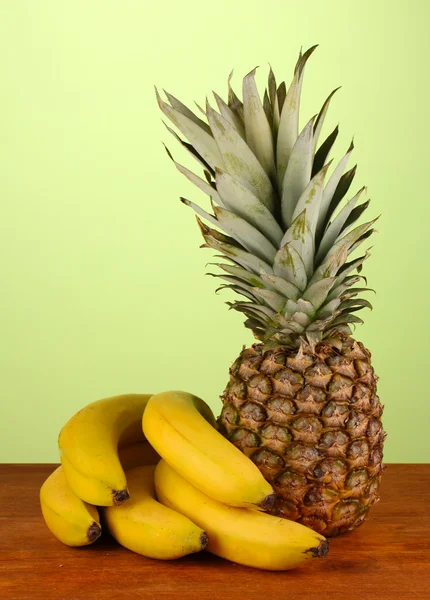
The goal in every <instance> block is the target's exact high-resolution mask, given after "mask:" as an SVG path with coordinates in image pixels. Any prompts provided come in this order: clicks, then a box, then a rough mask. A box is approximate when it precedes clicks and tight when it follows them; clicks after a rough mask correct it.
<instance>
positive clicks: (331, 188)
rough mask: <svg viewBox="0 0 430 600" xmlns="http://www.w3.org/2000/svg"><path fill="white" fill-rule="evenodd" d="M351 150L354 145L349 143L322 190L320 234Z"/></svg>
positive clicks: (319, 220) (319, 219)
mask: <svg viewBox="0 0 430 600" xmlns="http://www.w3.org/2000/svg"><path fill="white" fill-rule="evenodd" d="M353 149H354V144H353V143H352V142H351V145H350V147H349V148H348V151H347V153H346V154H345V156H344V157H343V158H342V159H341V161H340V162H339V164H338V165H337V167H336V168H335V170H334V171H333V173H332V175H331V177H330V179H329V180H328V183H327V185H326V187H325V188H324V193H323V197H322V200H321V208H320V213H319V217H318V231H319V233H321V234H322V232H323V231H324V229H325V224H326V218H327V216H330V215H328V214H327V213H328V210H329V207H330V204H331V201H332V199H333V196H334V193H335V191H336V188H337V186H338V184H339V182H340V179H341V177H342V175H343V172H344V171H345V168H346V165H347V164H348V160H349V157H350V156H351V152H352V151H353Z"/></svg>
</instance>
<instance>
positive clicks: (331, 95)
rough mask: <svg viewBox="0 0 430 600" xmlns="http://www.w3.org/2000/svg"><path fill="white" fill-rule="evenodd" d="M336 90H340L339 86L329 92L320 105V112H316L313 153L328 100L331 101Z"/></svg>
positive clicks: (328, 103) (325, 113)
mask: <svg viewBox="0 0 430 600" xmlns="http://www.w3.org/2000/svg"><path fill="white" fill-rule="evenodd" d="M338 90H340V87H338V88H336V89H335V90H333V91H332V92H331V94H330V95H329V96H328V98H327V100H326V101H325V102H324V104H323V105H322V107H321V110H320V112H319V113H318V117H317V120H316V121H315V128H314V145H313V151H314V153H315V151H316V147H317V144H318V139H319V136H320V133H321V129H322V127H323V125H324V120H325V117H326V115H327V111H328V108H329V105H330V101H331V99H332V98H333V96H334V95H335V93H336V92H337V91H338Z"/></svg>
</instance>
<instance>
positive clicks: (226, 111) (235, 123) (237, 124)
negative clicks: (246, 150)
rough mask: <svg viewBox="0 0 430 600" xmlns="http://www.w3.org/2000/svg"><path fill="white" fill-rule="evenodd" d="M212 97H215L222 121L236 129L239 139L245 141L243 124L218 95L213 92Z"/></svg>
mask: <svg viewBox="0 0 430 600" xmlns="http://www.w3.org/2000/svg"><path fill="white" fill-rule="evenodd" d="M213 95H214V97H215V100H216V103H217V105H218V108H219V111H220V113H221V114H222V116H223V117H224V119H225V120H226V121H228V122H229V123H230V125H231V126H232V127H234V128H235V129H236V131H237V133H238V134H239V135H240V137H241V138H243V139H245V127H244V125H243V122H242V121H241V120H240V118H239V117H238V116H237V114H236V113H235V112H234V111H233V110H232V109H231V108H230V107H229V105H228V104H226V103H225V102H224V100H223V99H222V98H221V97H220V96H218V94H216V93H215V92H213Z"/></svg>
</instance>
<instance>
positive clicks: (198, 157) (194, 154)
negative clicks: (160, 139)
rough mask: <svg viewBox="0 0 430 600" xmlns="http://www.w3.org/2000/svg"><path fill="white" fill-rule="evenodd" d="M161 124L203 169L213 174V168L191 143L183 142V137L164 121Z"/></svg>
mask: <svg viewBox="0 0 430 600" xmlns="http://www.w3.org/2000/svg"><path fill="white" fill-rule="evenodd" d="M163 125H164V126H165V127H166V129H167V131H168V132H169V133H171V134H172V135H173V137H174V138H176V139H177V140H178V142H179V143H180V144H181V145H182V146H183V147H184V148H185V149H186V150H188V152H189V153H190V154H191V156H192V157H193V158H195V159H196V161H197V162H198V163H199V164H200V165H201V166H202V167H203V169H207V170H208V171H209V172H210V173H211V174H213V175H215V169H212V167H211V166H210V165H209V164H208V163H207V162H206V161H205V159H204V158H203V156H201V154H199V153H198V152H197V150H196V149H195V148H194V147H193V146H192V145H191V144H188V143H187V142H185V141H184V140H183V139H181V138H180V137H179V135H178V134H177V133H176V131H174V130H173V129H172V128H171V127H169V126H168V125H167V124H166V123H165V122H164V121H163Z"/></svg>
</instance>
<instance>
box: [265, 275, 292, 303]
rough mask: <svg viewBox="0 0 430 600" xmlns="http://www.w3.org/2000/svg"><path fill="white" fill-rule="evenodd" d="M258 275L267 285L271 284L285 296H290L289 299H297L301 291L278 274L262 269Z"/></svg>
mask: <svg viewBox="0 0 430 600" xmlns="http://www.w3.org/2000/svg"><path fill="white" fill-rule="evenodd" d="M260 277H261V279H262V280H263V281H264V283H265V284H266V286H267V287H269V286H271V287H272V288H273V289H275V290H277V291H278V292H280V293H281V294H282V295H283V296H285V297H286V298H291V300H297V299H298V298H299V296H300V293H301V292H300V290H299V288H298V287H297V286H295V285H294V284H293V283H291V282H290V281H286V280H285V279H283V278H282V277H279V276H278V275H274V274H269V273H266V272H264V271H261V272H260Z"/></svg>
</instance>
